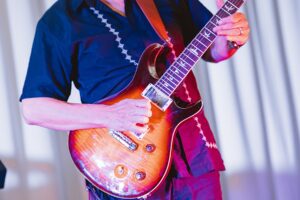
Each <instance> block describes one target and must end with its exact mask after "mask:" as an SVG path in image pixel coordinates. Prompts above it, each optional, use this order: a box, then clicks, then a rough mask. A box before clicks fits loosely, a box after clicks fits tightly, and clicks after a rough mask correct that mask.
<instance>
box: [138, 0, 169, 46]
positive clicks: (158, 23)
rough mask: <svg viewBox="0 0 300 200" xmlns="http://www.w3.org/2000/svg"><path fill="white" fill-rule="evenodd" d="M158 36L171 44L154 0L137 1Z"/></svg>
mask: <svg viewBox="0 0 300 200" xmlns="http://www.w3.org/2000/svg"><path fill="white" fill-rule="evenodd" d="M136 2H137V3H138V5H139V7H140V8H141V10H142V11H143V13H144V15H145V16H146V18H147V19H148V21H149V22H150V24H151V26H152V28H153V29H154V30H155V32H156V33H157V35H158V36H159V37H160V38H161V39H162V40H164V41H165V42H166V43H167V44H170V37H169V36H168V32H167V30H166V27H165V25H164V23H163V21H162V19H161V17H160V15H159V12H158V10H157V7H156V5H155V3H154V1H153V0H136Z"/></svg>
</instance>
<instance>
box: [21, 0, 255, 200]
mask: <svg viewBox="0 0 300 200" xmlns="http://www.w3.org/2000/svg"><path fill="white" fill-rule="evenodd" d="M154 2H155V4H156V7H157V9H158V11H159V13H160V16H161V18H162V20H163V22H164V24H165V26H166V29H167V30H168V33H169V36H170V38H171V42H172V44H173V45H174V52H175V54H176V55H177V56H178V55H179V54H180V52H181V51H182V50H183V49H184V47H185V46H186V45H187V44H188V43H189V42H190V41H191V40H192V38H193V37H194V36H195V35H196V34H197V33H198V32H199V31H200V30H201V28H202V27H204V25H205V24H206V22H207V21H208V20H209V19H210V18H211V17H212V14H211V13H210V12H209V11H208V10H207V9H206V8H205V7H204V6H203V4H202V3H200V2H199V1H198V0H155V1H154ZM217 2H218V4H219V6H220V7H221V5H222V4H223V2H222V0H218V1H217ZM91 8H93V10H91ZM93 11H94V12H93ZM214 32H215V33H216V34H217V35H218V36H217V38H216V40H215V41H214V43H213V44H212V45H211V47H210V48H209V49H208V51H207V52H206V53H205V55H204V56H203V59H205V60H206V61H209V62H220V61H222V60H226V59H228V58H230V57H231V56H232V55H233V54H234V53H235V52H236V51H237V49H238V48H239V47H240V46H242V45H244V44H245V43H246V41H247V40H248V37H249V32H250V28H249V26H248V22H247V19H246V18H245V15H244V14H242V13H235V14H233V15H232V16H229V17H226V18H223V19H221V20H220V21H219V24H218V26H217V27H216V28H214ZM151 43H160V44H163V43H164V41H162V40H161V39H160V37H159V36H158V35H157V34H156V32H155V31H154V30H153V28H152V27H151V25H150V24H149V22H148V21H147V19H146V17H145V16H144V14H143V12H142V11H141V10H140V8H139V6H138V5H137V3H136V1H135V0H58V1H57V2H56V3H55V4H54V5H53V6H52V7H51V8H50V9H49V10H48V11H47V12H46V13H45V14H44V16H43V17H42V18H41V19H40V21H39V22H38V25H37V28H36V35H35V39H34V43H33V47H32V53H31V57H30V63H29V68H28V72H27V76H26V81H25V84H24V88H23V93H22V96H21V101H22V109H23V115H24V118H25V120H26V122H27V123H29V124H33V125H38V126H42V127H46V128H50V129H55V130H68V131H69V130H78V129H90V128H99V127H100V128H101V127H106V128H109V129H114V130H117V131H131V132H135V133H144V132H146V131H147V130H148V129H149V127H148V125H147V124H148V122H149V118H151V116H152V112H151V103H150V101H149V100H146V99H125V100H122V101H120V102H117V103H115V104H112V105H104V104H101V103H100V104H95V102H98V101H100V100H102V99H105V98H107V97H110V96H112V95H114V94H117V93H118V92H120V91H121V90H122V89H124V88H125V87H126V86H127V85H128V84H129V83H130V81H131V80H132V78H133V76H134V73H135V70H136V66H137V63H138V61H139V58H140V56H141V54H142V53H143V51H144V49H145V48H146V47H147V46H148V45H149V44H151ZM71 82H74V84H75V86H76V87H77V88H78V89H79V91H80V95H81V101H82V104H74V103H68V102H67V99H68V97H69V95H70V90H71ZM174 96H175V97H176V98H178V99H180V100H181V102H183V103H185V105H183V106H186V105H190V104H193V103H195V102H197V101H199V100H200V99H201V97H200V94H199V92H198V89H197V85H196V81H195V77H194V75H193V73H189V74H188V76H187V77H186V78H185V80H184V82H183V83H182V84H181V86H180V87H179V88H178V89H177V90H176V92H175V93H174ZM177 131H178V133H177V134H176V136H175V140H174V149H173V159H172V164H171V167H170V172H169V174H168V176H167V178H166V179H165V181H164V182H163V183H162V184H161V185H160V186H159V188H158V189H157V190H156V191H155V192H154V193H153V194H151V196H150V197H149V199H164V200H165V199H205V200H206V199H214V200H218V199H222V194H221V186H220V181H219V171H221V170H224V165H223V161H222V159H221V156H220V154H219V151H218V148H217V145H216V143H215V140H214V136H213V134H212V132H211V130H210V127H209V124H208V122H207V120H206V118H205V116H204V111H203V110H202V111H201V112H199V113H198V114H197V115H196V116H194V117H193V118H190V119H188V120H187V121H185V122H184V123H183V124H181V125H180V126H179V128H178V130H177ZM87 188H88V191H89V199H92V200H93V199H120V198H116V197H112V196H110V195H108V194H106V193H104V192H102V191H100V190H98V189H97V188H96V187H94V186H93V184H91V183H90V182H88V181H87Z"/></svg>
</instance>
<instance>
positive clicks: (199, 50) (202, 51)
mask: <svg viewBox="0 0 300 200" xmlns="http://www.w3.org/2000/svg"><path fill="white" fill-rule="evenodd" d="M193 42H194V41H192V42H191V43H190V44H191V45H193V46H194V48H196V49H197V50H199V51H200V53H203V51H201V50H202V49H200V48H199V47H198V46H196V45H195V44H193Z"/></svg>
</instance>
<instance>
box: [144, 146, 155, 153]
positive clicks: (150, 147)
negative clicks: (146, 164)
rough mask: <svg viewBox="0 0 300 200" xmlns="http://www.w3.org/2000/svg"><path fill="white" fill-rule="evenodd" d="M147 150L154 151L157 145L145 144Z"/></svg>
mask: <svg viewBox="0 0 300 200" xmlns="http://www.w3.org/2000/svg"><path fill="white" fill-rule="evenodd" d="M145 150H146V151H147V152H148V153H152V152H153V151H154V150H155V145H154V144H147V145H146V146H145Z"/></svg>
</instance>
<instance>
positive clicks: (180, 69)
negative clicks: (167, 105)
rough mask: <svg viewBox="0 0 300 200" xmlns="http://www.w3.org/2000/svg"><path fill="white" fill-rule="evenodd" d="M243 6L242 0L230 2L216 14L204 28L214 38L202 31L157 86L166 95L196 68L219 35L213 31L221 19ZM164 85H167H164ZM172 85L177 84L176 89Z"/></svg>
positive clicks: (230, 0)
mask: <svg viewBox="0 0 300 200" xmlns="http://www.w3.org/2000/svg"><path fill="white" fill-rule="evenodd" d="M242 4H243V1H240V0H228V1H227V2H226V3H225V4H224V5H223V7H222V8H221V9H220V10H219V11H218V12H217V13H216V14H215V16H214V17H213V18H212V19H210V20H209V21H208V22H207V24H206V25H205V26H204V27H203V30H204V31H208V32H210V33H211V34H212V36H210V35H209V34H205V33H206V32H204V31H200V32H199V33H198V35H197V36H196V37H195V38H194V39H193V40H192V41H191V42H190V44H189V45H188V46H187V47H186V49H185V50H184V51H183V52H182V53H181V54H180V55H179V56H178V57H177V58H176V60H175V61H174V62H173V64H172V65H171V66H170V67H169V69H168V70H167V71H166V72H165V73H164V74H163V76H162V77H161V79H160V80H158V81H157V83H156V84H155V85H157V87H159V88H160V89H161V90H163V92H164V93H165V94H167V95H169V94H172V93H173V92H174V90H175V89H176V88H177V87H176V85H177V86H178V85H179V84H180V83H181V82H182V81H183V79H184V78H185V77H186V76H187V74H188V73H189V71H190V70H191V69H192V67H193V66H194V64H195V62H197V61H198V59H200V57H201V56H202V54H203V52H205V51H206V50H207V49H208V48H209V46H210V45H211V44H212V43H213V41H214V40H215V38H216V36H217V35H216V34H215V33H214V32H213V31H212V29H213V28H214V27H216V26H218V25H217V24H216V23H218V21H219V20H220V19H222V18H224V17H227V16H228V15H231V13H230V12H231V11H233V13H234V12H236V10H237V9H239V7H240V6H241V5H242ZM228 6H230V7H228ZM231 6H233V7H234V8H235V9H236V10H232V9H233V8H232V7H231ZM215 22H216V23H215ZM206 43H208V44H206ZM195 57H196V59H195ZM188 60H190V61H191V62H192V65H191V64H190V63H189V62H188ZM179 62H180V63H179ZM174 69H175V70H174ZM178 79H179V80H178ZM172 80H173V81H172ZM174 81H176V82H174ZM164 83H165V84H166V85H164ZM172 84H175V87H174V85H172ZM170 90H172V91H170ZM170 92H171V93H170Z"/></svg>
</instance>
